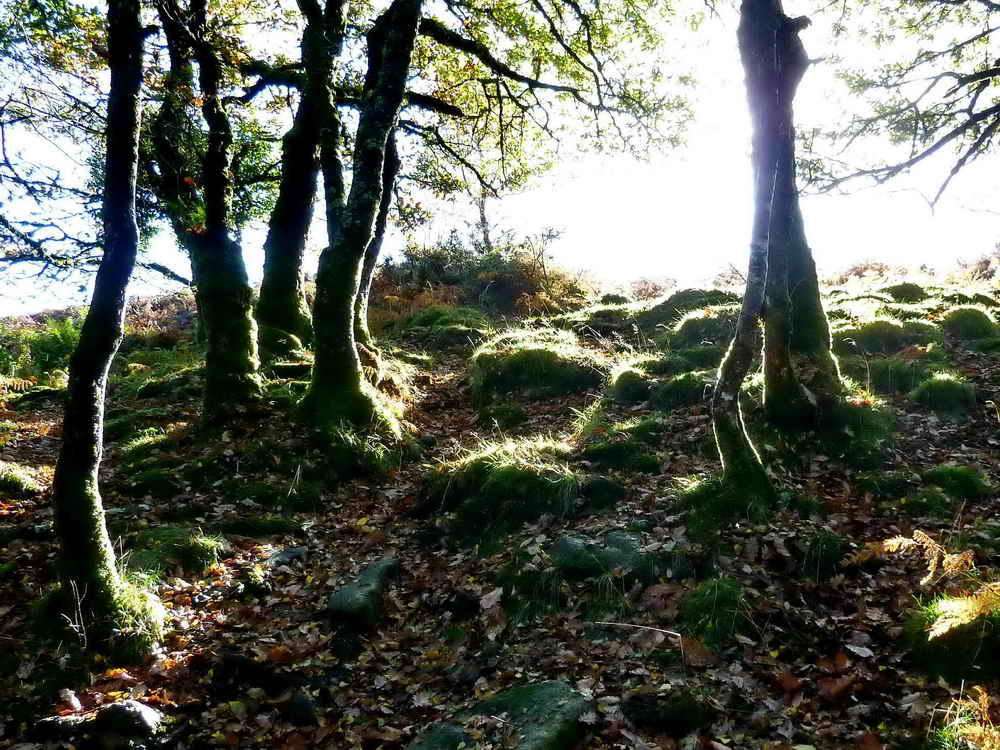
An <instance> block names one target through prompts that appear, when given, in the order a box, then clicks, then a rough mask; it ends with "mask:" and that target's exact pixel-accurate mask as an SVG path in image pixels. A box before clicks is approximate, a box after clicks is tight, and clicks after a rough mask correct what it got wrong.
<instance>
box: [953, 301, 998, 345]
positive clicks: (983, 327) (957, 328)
mask: <svg viewBox="0 0 1000 750" xmlns="http://www.w3.org/2000/svg"><path fill="white" fill-rule="evenodd" d="M941 327H942V328H944V330H945V331H947V332H948V334H950V335H951V336H954V337H955V338H957V339H986V338H991V337H993V336H996V335H997V325H996V323H994V322H993V318H991V317H990V316H989V315H988V314H987V313H986V312H985V311H984V310H981V309H980V308H978V307H956V308H955V309H954V310H950V311H949V312H948V313H946V314H945V316H944V318H943V319H942V320H941Z"/></svg>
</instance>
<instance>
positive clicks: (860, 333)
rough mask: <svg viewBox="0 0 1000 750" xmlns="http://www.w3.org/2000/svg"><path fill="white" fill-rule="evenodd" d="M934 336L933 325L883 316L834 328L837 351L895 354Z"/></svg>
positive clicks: (834, 348) (835, 348)
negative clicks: (926, 326)
mask: <svg viewBox="0 0 1000 750" xmlns="http://www.w3.org/2000/svg"><path fill="white" fill-rule="evenodd" d="M931 335H932V334H931V329H930V328H923V327H921V326H919V325H916V326H915V325H914V324H912V323H907V324H901V323H899V322H898V321H895V320H889V319H886V318H881V319H876V320H871V321H868V322H866V323H861V324H859V325H857V326H854V327H852V328H840V329H838V330H836V331H834V332H833V350H834V352H836V353H837V354H859V353H863V354H895V353H896V352H898V351H901V350H902V349H903V348H905V347H907V346H911V345H913V344H923V343H926V342H927V341H928V337H929V336H931Z"/></svg>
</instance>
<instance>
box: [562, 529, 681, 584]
mask: <svg viewBox="0 0 1000 750" xmlns="http://www.w3.org/2000/svg"><path fill="white" fill-rule="evenodd" d="M549 556H550V557H551V558H552V562H553V564H554V565H555V566H556V568H557V569H558V570H559V571H560V572H561V573H562V574H563V575H564V576H567V577H568V578H594V577H596V576H600V575H605V574H607V573H612V572H614V571H616V570H620V571H621V572H622V573H623V575H624V576H625V577H626V578H632V579H634V580H639V581H642V582H645V583H649V582H653V581H655V580H657V579H658V578H659V577H660V576H665V575H669V576H671V577H675V578H676V577H682V576H683V575H686V574H687V573H688V572H689V569H690V565H689V564H687V562H686V561H685V560H684V559H683V558H682V557H681V556H679V555H671V554H662V553H649V552H644V551H643V550H642V538H641V537H640V536H639V535H638V534H634V533H631V532H627V531H611V532H608V533H607V534H605V535H604V537H603V539H601V540H600V541H594V540H591V539H585V538H583V537H579V536H570V535H567V536H562V537H560V538H559V539H557V540H556V543H555V544H554V545H553V546H552V548H551V549H550V550H549Z"/></svg>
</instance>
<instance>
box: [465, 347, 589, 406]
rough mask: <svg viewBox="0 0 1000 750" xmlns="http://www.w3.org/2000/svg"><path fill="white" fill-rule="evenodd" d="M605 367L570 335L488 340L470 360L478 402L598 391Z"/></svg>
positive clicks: (472, 379) (473, 391)
mask: <svg viewBox="0 0 1000 750" xmlns="http://www.w3.org/2000/svg"><path fill="white" fill-rule="evenodd" d="M606 368H607V364H606V363H605V361H604V360H603V358H602V357H600V356H598V355H597V354H595V353H593V352H591V351H589V350H588V349H585V348H583V347H582V346H580V344H579V342H578V341H577V339H576V336H575V335H574V334H572V333H571V332H569V331H559V330H556V329H553V328H549V329H514V330H510V331H506V332H504V333H501V334H499V335H497V336H494V337H493V338H491V339H488V340H487V341H486V342H485V343H484V344H483V345H482V346H481V347H479V349H477V350H476V352H475V353H474V354H473V356H472V374H471V385H472V393H473V396H474V398H475V399H476V400H477V401H478V402H479V403H488V402H489V401H490V400H491V399H493V398H494V397H496V396H497V395H498V394H503V393H511V392H522V393H525V394H527V395H561V394H565V393H575V392H579V391H585V390H587V389H589V388H594V387H596V386H598V385H600V383H601V382H602V381H603V380H604V373H605V371H606Z"/></svg>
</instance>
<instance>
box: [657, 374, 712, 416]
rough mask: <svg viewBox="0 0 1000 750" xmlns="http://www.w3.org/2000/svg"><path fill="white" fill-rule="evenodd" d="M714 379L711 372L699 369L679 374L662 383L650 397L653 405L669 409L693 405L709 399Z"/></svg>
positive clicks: (665, 409)
mask: <svg viewBox="0 0 1000 750" xmlns="http://www.w3.org/2000/svg"><path fill="white" fill-rule="evenodd" d="M713 385H714V380H713V378H712V377H711V373H708V372H704V371H699V372H689V373H685V374H684V375H677V376H675V377H672V378H669V379H667V380H665V381H664V382H662V383H660V384H659V385H658V386H657V387H656V389H655V390H654V391H653V394H652V396H650V398H649V403H650V405H651V406H653V407H655V408H657V409H662V410H664V411H669V410H670V409H677V408H679V407H682V406H693V405H695V404H700V403H703V402H705V401H707V400H708V398H709V397H710V396H711V391H712V386H713Z"/></svg>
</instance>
